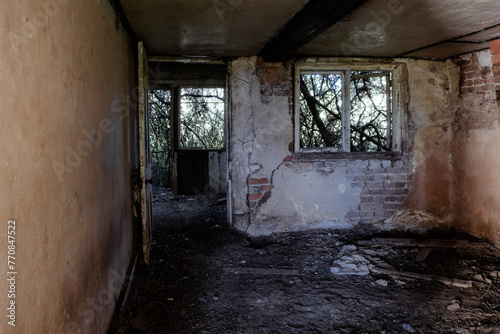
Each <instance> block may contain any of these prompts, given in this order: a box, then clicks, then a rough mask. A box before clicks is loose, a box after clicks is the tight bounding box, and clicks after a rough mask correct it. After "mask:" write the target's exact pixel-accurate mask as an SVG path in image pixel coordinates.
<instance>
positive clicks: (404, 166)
mask: <svg viewBox="0 0 500 334" xmlns="http://www.w3.org/2000/svg"><path fill="white" fill-rule="evenodd" d="M328 61H332V63H334V64H335V65H337V66H338V65H339V64H342V61H343V60H339V59H332V60H327V62H328ZM344 61H345V62H346V66H348V65H353V63H354V64H357V63H359V62H362V61H361V60H344ZM365 62H366V61H365ZM292 65H293V64H291V63H285V64H282V63H264V62H262V61H261V59H259V58H257V57H252V58H239V59H237V60H234V61H233V62H231V63H230V65H229V68H230V76H229V77H230V78H229V82H230V95H231V97H230V131H229V133H230V137H229V138H230V143H229V145H230V152H231V153H230V179H231V194H232V195H231V201H232V203H233V205H232V207H231V208H230V215H231V216H232V221H233V225H234V226H235V227H236V228H238V229H240V230H242V231H245V232H247V233H248V234H251V235H265V234H270V233H273V232H282V231H298V230H305V229H310V228H353V227H355V226H358V225H360V224H361V225H362V226H365V227H371V228H392V227H393V226H395V225H397V224H395V223H393V222H392V221H391V218H392V217H393V215H394V214H395V213H396V211H397V210H398V209H400V208H401V205H402V203H403V202H404V200H405V199H406V197H407V195H408V194H409V193H410V191H411V190H412V189H413V186H412V170H413V165H412V163H416V165H419V164H420V163H421V161H420V160H424V157H425V154H424V155H422V154H420V153H421V152H420V150H422V151H423V150H427V149H428V148H427V147H424V146H419V147H417V149H418V151H417V152H414V150H413V134H414V132H411V131H414V128H411V126H410V125H409V120H410V118H409V117H406V116H405V114H406V112H407V110H406V109H405V110H401V114H398V115H399V116H401V119H402V120H403V121H401V122H400V123H398V124H399V125H400V126H401V129H395V131H401V132H402V133H403V134H404V135H403V136H402V140H401V141H402V142H401V143H399V144H400V145H399V147H402V149H401V151H399V152H396V153H394V152H391V153H388V154H383V153H382V154H378V155H377V154H374V155H370V154H364V155H356V154H348V155H340V156H339V155H337V156H335V155H333V156H332V155H322V154H313V155H307V154H298V153H294V123H293V122H294V109H293V94H294V93H293V81H294V80H293V75H292V73H293V72H292ZM365 65H366V64H365ZM398 66H401V68H403V69H404V71H408V72H410V73H411V75H408V74H406V75H397V76H395V77H396V78H397V80H400V81H401V82H400V83H399V84H400V85H401V87H406V86H408V85H409V82H408V77H409V78H410V80H413V79H414V78H419V75H421V74H422V75H423V74H424V73H426V72H427V71H429V72H431V73H433V72H435V75H434V77H432V79H433V81H429V80H427V81H425V82H423V83H420V82H418V85H423V86H424V87H423V90H422V91H421V92H420V91H419V90H418V89H417V88H413V91H412V92H413V93H414V94H415V96H414V97H413V100H411V102H412V103H413V104H412V106H413V108H414V109H415V110H417V109H419V108H424V109H425V110H426V111H427V109H431V107H430V106H427V105H426V103H428V101H427V99H428V95H429V93H430V92H431V93H432V94H434V95H436V97H438V96H439V99H438V101H436V104H437V108H434V110H432V112H433V113H434V115H432V112H429V115H421V117H422V118H423V120H422V121H417V122H415V123H416V124H417V126H418V127H426V126H434V125H433V122H434V120H433V119H439V117H441V118H446V116H443V115H442V114H443V113H445V110H443V109H445V108H446V107H447V99H448V97H443V96H440V95H439V94H442V91H443V90H444V89H447V90H449V89H450V88H449V86H450V83H449V82H451V81H452V80H451V79H449V73H448V72H449V69H448V65H447V64H446V63H443V62H425V61H422V62H415V61H409V62H408V64H407V63H406V62H404V61H402V62H400V63H398ZM404 71H403V70H402V71H401V72H404ZM427 79H428V78H427ZM418 80H420V79H418ZM444 83H446V84H447V86H446V87H445V88H443V87H442V86H443V85H444ZM412 84H415V85H417V83H416V82H412ZM436 86H437V87H438V88H436ZM402 90H404V88H402ZM408 101H410V99H408ZM417 106H418V107H417ZM415 112H416V113H418V111H415ZM418 116H420V115H418ZM415 118H418V117H417V115H416V116H415ZM410 128H411V129H410ZM409 129H410V130H409ZM419 129H420V128H418V129H417V130H419ZM426 133H427V132H425V131H424V132H422V134H424V135H423V136H421V137H425V138H427V137H428V136H427V135H425V134H426ZM427 140H430V136H429V138H427ZM440 140H444V141H445V142H449V140H447V139H445V138H441V139H440ZM448 147H449V144H448ZM448 149H449V148H448ZM419 154H420V155H419ZM413 157H416V159H417V161H413V160H414V159H413ZM447 159H448V156H446V157H445V158H444V160H443V161H448V160H447ZM447 171H448V170H447ZM440 172H441V170H437V171H435V173H437V174H439V173H440ZM446 174H447V175H448V178H449V173H446ZM428 204H430V203H428ZM432 204H434V203H432ZM420 209H421V210H422V211H425V210H426V208H425V205H422V207H421V208H420Z"/></svg>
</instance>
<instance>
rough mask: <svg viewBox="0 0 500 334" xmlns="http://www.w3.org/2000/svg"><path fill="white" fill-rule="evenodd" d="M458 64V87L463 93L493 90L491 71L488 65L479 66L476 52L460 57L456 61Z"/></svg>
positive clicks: (483, 92)
mask: <svg viewBox="0 0 500 334" xmlns="http://www.w3.org/2000/svg"><path fill="white" fill-rule="evenodd" d="M456 62H457V65H458V66H460V70H461V71H460V76H461V77H460V79H461V85H460V89H461V91H462V92H463V93H479V94H489V93H491V91H492V90H493V87H494V83H493V73H492V71H491V68H490V67H489V66H481V64H480V63H479V59H478V56H477V54H476V53H474V54H471V55H468V56H466V57H461V58H459V59H458V60H457V61H456Z"/></svg>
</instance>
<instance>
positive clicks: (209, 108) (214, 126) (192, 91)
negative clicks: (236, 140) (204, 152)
mask: <svg viewBox="0 0 500 334" xmlns="http://www.w3.org/2000/svg"><path fill="white" fill-rule="evenodd" d="M224 112H225V89H224V88H197V87H184V88H181V99H180V135H179V146H180V147H182V148H197V149H222V148H224V119H225V116H224V115H225V113H224Z"/></svg>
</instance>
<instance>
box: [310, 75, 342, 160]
mask: <svg viewBox="0 0 500 334" xmlns="http://www.w3.org/2000/svg"><path fill="white" fill-rule="evenodd" d="M300 81H301V82H300V146H301V147H303V148H316V147H335V148H338V149H339V150H341V149H342V121H341V120H342V86H343V81H344V80H343V75H342V73H339V72H336V73H325V74H319V73H318V74H303V75H301V77H300Z"/></svg>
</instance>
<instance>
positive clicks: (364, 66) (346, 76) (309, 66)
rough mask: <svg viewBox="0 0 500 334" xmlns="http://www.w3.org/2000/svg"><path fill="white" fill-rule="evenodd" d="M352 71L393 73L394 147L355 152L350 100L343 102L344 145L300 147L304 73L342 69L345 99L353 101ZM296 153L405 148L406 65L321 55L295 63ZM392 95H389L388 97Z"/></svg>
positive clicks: (390, 139) (391, 121)
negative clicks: (328, 58) (322, 58)
mask: <svg viewBox="0 0 500 334" xmlns="http://www.w3.org/2000/svg"><path fill="white" fill-rule="evenodd" d="M351 71H383V72H388V73H390V74H391V79H392V82H391V86H390V87H391V90H392V103H390V104H388V105H389V106H390V114H391V117H390V118H388V121H389V125H390V126H389V129H388V131H389V133H388V138H387V141H388V144H389V145H390V147H391V150H390V151H387V152H351V131H350V130H351V129H350V114H351V113H350V108H351V106H350V103H342V114H341V118H342V148H341V149H338V148H336V147H315V148H303V147H300V130H301V124H300V79H301V75H304V74H334V73H342V76H343V87H342V100H347V101H350V88H349V87H350V72H351ZM294 72H295V73H294V153H299V154H309V153H311V154H313V153H332V154H338V155H342V156H345V155H346V154H347V155H360V154H369V155H377V154H378V155H380V154H384V153H386V154H391V155H392V154H394V152H401V139H402V138H401V137H402V126H401V125H402V124H403V113H402V112H401V111H402V110H403V100H402V94H401V92H402V91H403V90H402V87H401V82H402V80H401V78H402V66H401V65H400V64H397V63H388V64H376V63H354V62H350V63H349V64H345V63H344V64H342V63H341V62H338V61H334V62H331V61H318V60H317V59H314V60H311V59H306V60H304V61H303V62H299V63H297V64H295V67H294ZM388 98H389V97H388Z"/></svg>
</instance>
